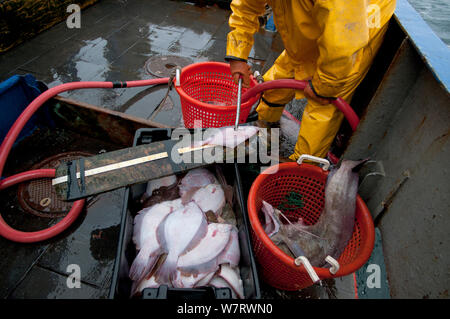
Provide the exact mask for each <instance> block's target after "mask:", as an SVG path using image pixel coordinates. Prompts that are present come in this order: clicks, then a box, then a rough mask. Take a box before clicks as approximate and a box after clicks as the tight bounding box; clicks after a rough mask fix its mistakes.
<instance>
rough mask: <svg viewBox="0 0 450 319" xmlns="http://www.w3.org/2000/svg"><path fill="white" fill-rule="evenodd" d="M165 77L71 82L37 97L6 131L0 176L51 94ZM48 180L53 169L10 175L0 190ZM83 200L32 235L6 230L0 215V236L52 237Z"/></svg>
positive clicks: (156, 81) (151, 82)
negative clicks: (29, 182) (33, 181)
mask: <svg viewBox="0 0 450 319" xmlns="http://www.w3.org/2000/svg"><path fill="white" fill-rule="evenodd" d="M168 82H169V78H161V79H150V80H140V81H131V82H117V83H113V82H71V83H65V84H61V85H58V86H55V87H53V88H51V89H48V90H47V91H45V92H43V93H42V94H41V95H39V96H38V97H37V98H36V99H34V100H33V102H31V103H30V105H28V107H27V108H26V109H25V110H24V111H23V112H22V114H20V116H19V117H18V118H17V120H16V121H15V122H14V124H13V126H12V127H11V128H10V130H9V132H8V134H7V135H6V137H5V139H4V140H3V142H2V145H1V146H0V176H2V174H3V168H4V167H5V163H6V159H7V158H8V155H9V152H10V151H11V148H12V146H13V145H14V142H15V141H16V139H17V137H18V136H19V134H20V131H22V129H23V127H24V126H25V124H26V123H27V122H28V120H29V119H30V118H31V116H32V115H33V114H34V113H35V112H36V111H37V110H38V109H39V108H40V107H41V106H42V105H43V104H44V103H45V102H46V101H47V100H49V99H50V98H52V97H54V96H55V95H57V94H59V93H62V92H65V91H69V90H77V89H88V88H120V87H138V86H148V85H156V84H164V83H168ZM43 177H45V178H52V177H55V170H54V169H40V170H33V171H28V172H23V173H20V174H17V175H13V176H10V177H8V178H5V179H3V180H1V181H0V191H1V190H4V189H5V188H8V187H10V186H13V185H15V184H17V183H21V182H24V181H27V180H31V179H35V178H43ZM84 203H85V200H84V199H81V200H77V201H76V202H74V204H73V205H72V208H71V209H70V212H69V213H68V214H67V215H66V217H64V218H63V219H62V220H61V221H59V222H58V223H57V224H56V225H54V226H52V227H50V228H47V229H44V230H40V231H34V232H23V231H19V230H16V229H14V228H12V227H10V226H9V225H8V224H7V223H6V222H5V220H4V219H3V218H2V217H1V215H0V236H2V237H5V238H7V239H9V240H11V241H15V242H21V243H32V242H38V241H42V240H46V239H49V238H51V237H54V236H56V235H58V234H59V233H61V232H62V231H64V230H65V229H67V228H68V227H69V226H70V225H71V224H72V223H73V222H74V221H75V220H76V218H77V217H78V215H79V214H80V212H81V211H82V209H83V206H84Z"/></svg>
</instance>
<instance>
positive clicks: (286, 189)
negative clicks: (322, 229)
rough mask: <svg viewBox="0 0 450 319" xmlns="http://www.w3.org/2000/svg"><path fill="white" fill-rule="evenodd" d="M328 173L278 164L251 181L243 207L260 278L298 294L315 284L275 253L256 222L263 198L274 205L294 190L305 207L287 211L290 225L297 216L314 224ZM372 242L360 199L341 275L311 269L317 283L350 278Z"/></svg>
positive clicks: (370, 226) (369, 220)
mask: <svg viewBox="0 0 450 319" xmlns="http://www.w3.org/2000/svg"><path fill="white" fill-rule="evenodd" d="M327 175H328V172H327V171H324V170H323V169H322V168H320V167H318V166H315V165H311V164H303V163H302V164H300V165H299V164H297V163H282V164H279V165H274V166H271V167H270V168H268V169H267V170H265V171H264V172H263V173H262V174H260V175H259V176H258V177H257V178H256V180H255V181H254V182H253V185H252V187H251V189H250V193H249V197H248V203H247V205H248V214H249V217H250V222H251V226H252V230H251V234H252V242H253V249H254V252H255V256H256V259H257V262H258V264H259V273H260V274H261V277H262V279H263V280H264V281H265V282H267V283H268V284H269V285H271V286H273V287H275V288H278V289H282V290H299V289H303V288H306V287H308V286H310V285H312V284H313V282H312V280H311V278H310V277H309V275H308V273H307V272H306V270H305V268H304V266H303V265H302V266H296V265H295V264H294V259H293V258H292V257H290V256H288V255H287V254H285V253H284V252H283V251H282V250H281V249H279V248H278V247H277V246H276V245H275V244H274V243H273V242H272V241H271V240H270V238H269V237H268V236H267V234H266V233H265V232H264V229H263V226H262V225H261V222H260V219H259V214H260V210H261V206H262V200H265V201H266V202H268V203H269V204H271V205H272V206H274V207H277V206H278V205H279V204H280V203H281V202H282V201H284V200H285V197H286V195H287V194H288V193H290V192H292V191H295V192H297V193H299V194H301V195H302V198H303V203H304V207H303V208H301V209H299V210H297V211H290V210H289V211H285V212H284V213H285V215H286V216H287V217H288V218H289V219H290V220H291V221H296V220H298V218H300V217H301V218H303V221H304V222H305V223H306V224H309V225H311V224H314V223H315V222H316V221H317V220H318V219H319V216H320V214H321V212H322V209H323V206H324V194H325V183H326V180H327ZM374 240H375V230H374V225H373V221H372V216H371V215H370V212H369V210H368V208H367V206H366V205H365V204H364V202H363V200H362V199H361V198H360V197H359V195H358V196H357V200H356V216H355V228H354V230H353V235H352V238H351V239H350V241H349V243H348V244H347V247H346V248H345V250H344V252H343V253H342V255H341V256H340V257H339V259H338V262H339V264H340V269H339V271H338V272H337V273H336V274H335V275H332V274H331V273H330V271H329V269H328V268H318V267H314V270H315V271H316V272H317V275H318V276H319V277H320V279H326V278H333V277H341V276H345V275H348V274H351V273H353V272H355V271H356V270H357V269H359V268H360V267H361V266H363V265H364V264H365V263H366V261H367V260H368V259H369V257H370V254H371V253H372V250H373V246H374Z"/></svg>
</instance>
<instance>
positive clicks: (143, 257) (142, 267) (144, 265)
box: [129, 249, 158, 281]
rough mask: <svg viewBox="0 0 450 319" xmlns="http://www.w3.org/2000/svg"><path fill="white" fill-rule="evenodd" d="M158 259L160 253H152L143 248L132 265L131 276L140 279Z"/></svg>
mask: <svg viewBox="0 0 450 319" xmlns="http://www.w3.org/2000/svg"><path fill="white" fill-rule="evenodd" d="M157 260H158V255H154V254H152V255H150V253H149V252H148V251H147V250H146V249H141V251H139V254H138V255H137V256H136V258H135V259H134V261H133V263H132V264H131V267H130V272H129V277H130V278H131V279H132V280H135V281H139V280H141V279H142V278H144V276H145V275H147V274H148V273H149V272H150V271H151V270H152V269H153V266H154V265H155V263H156V261H157Z"/></svg>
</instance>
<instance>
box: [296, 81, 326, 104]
mask: <svg viewBox="0 0 450 319" xmlns="http://www.w3.org/2000/svg"><path fill="white" fill-rule="evenodd" d="M303 93H304V94H305V97H306V98H307V99H308V100H309V99H311V100H313V101H315V102H317V103H319V104H321V105H327V104H330V103H331V102H330V101H329V100H327V99H324V98H321V97H318V96H317V95H316V94H315V93H314V91H313V90H312V88H311V85H310V84H309V83H308V85H306V87H305V90H304V91H303Z"/></svg>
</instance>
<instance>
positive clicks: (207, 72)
mask: <svg viewBox="0 0 450 319" xmlns="http://www.w3.org/2000/svg"><path fill="white" fill-rule="evenodd" d="M255 85H256V81H255V80H254V79H253V78H252V79H251V83H250V87H253V86H255ZM176 90H177V92H178V94H179V95H180V100H181V110H182V112H183V120H184V126H185V127H187V128H194V127H222V126H231V125H234V123H235V121H236V109H237V106H236V101H237V85H236V84H235V83H234V82H233V79H232V77H231V72H230V66H229V64H227V63H221V62H202V63H195V64H191V65H188V66H186V67H185V68H183V70H182V71H181V76H180V86H176ZM246 90H247V89H246V88H243V89H242V94H244V93H245V91H246ZM258 100H259V95H258V96H255V97H253V98H251V99H249V100H248V101H247V102H245V103H242V105H241V114H240V117H239V123H245V121H246V120H247V117H248V114H249V113H250V110H251V107H252V106H253V105H254V104H255V103H256V102H257V101H258ZM196 121H201V122H196Z"/></svg>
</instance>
